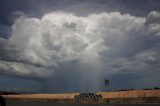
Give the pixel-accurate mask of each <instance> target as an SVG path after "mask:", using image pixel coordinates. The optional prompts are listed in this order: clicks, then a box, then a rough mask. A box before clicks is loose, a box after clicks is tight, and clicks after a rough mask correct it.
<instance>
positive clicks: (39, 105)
mask: <svg viewBox="0 0 160 106" xmlns="http://www.w3.org/2000/svg"><path fill="white" fill-rule="evenodd" d="M6 106H160V103H152V104H151V103H150V104H133V103H131V104H64V103H59V104H55V103H53V102H51V101H17V100H7V101H6Z"/></svg>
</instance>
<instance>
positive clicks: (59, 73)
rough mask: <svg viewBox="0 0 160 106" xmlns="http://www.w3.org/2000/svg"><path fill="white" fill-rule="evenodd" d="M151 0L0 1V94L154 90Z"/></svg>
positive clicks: (157, 38) (155, 27)
mask: <svg viewBox="0 0 160 106" xmlns="http://www.w3.org/2000/svg"><path fill="white" fill-rule="evenodd" d="M159 77H160V1H159V0H0V90H7V91H19V92H33V93H65V92H87V91H89V92H97V91H105V86H104V79H108V80H110V88H111V89H112V90H116V89H129V88H134V89H142V88H154V87H155V86H158V87H160V78H159Z"/></svg>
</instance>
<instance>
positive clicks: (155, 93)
mask: <svg viewBox="0 0 160 106" xmlns="http://www.w3.org/2000/svg"><path fill="white" fill-rule="evenodd" d="M78 94H79V93H68V94H20V95H3V97H5V98H9V99H46V100H50V99H52V100H53V99H54V100H65V99H74V96H75V95H78ZM97 94H101V95H102V97H103V98H104V99H109V98H145V97H160V90H134V91H120V92H98V93H97Z"/></svg>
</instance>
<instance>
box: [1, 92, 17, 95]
mask: <svg viewBox="0 0 160 106" xmlns="http://www.w3.org/2000/svg"><path fill="white" fill-rule="evenodd" d="M14 94H19V93H16V92H8V91H0V95H14Z"/></svg>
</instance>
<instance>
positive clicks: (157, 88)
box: [112, 87, 160, 92]
mask: <svg viewBox="0 0 160 106" xmlns="http://www.w3.org/2000/svg"><path fill="white" fill-rule="evenodd" d="M133 90H139V89H133V88H131V89H118V90H112V92H117V91H133ZM140 90H160V87H154V88H143V89H140Z"/></svg>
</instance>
